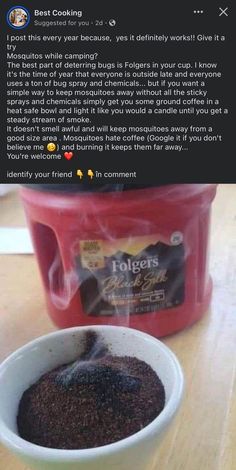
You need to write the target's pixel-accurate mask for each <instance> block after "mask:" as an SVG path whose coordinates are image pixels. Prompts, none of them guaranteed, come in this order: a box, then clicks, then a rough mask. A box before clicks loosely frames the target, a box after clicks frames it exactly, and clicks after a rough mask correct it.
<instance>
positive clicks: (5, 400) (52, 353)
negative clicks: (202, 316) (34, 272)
mask: <svg viewBox="0 0 236 470" xmlns="http://www.w3.org/2000/svg"><path fill="white" fill-rule="evenodd" d="M87 330H93V331H96V332H97V333H98V335H99V337H101V338H102V339H103V341H104V342H105V344H107V345H108V346H109V350H110V351H111V352H112V353H113V354H114V355H120V356H124V355H126V356H135V357H137V358H138V359H141V360H144V361H145V362H147V363H148V364H149V365H150V366H151V367H152V368H153V369H154V370H155V371H156V373H157V374H158V376H159V377H160V379H161V381H162V382H163V385H164V387H165V392H166V404H165V407H164V409H163V411H162V412H161V413H160V415H159V416H158V417H157V418H156V419H154V421H152V422H151V423H150V424H149V425H148V426H146V427H144V428H143V429H142V430H141V431H139V432H137V433H135V434H133V435H132V436H130V437H127V438H125V439H122V440H120V441H118V442H115V443H113V444H108V445H105V446H102V447H96V448H93V449H81V450H61V449H49V448H46V447H41V446H37V445H35V444H31V443H30V442H27V441H25V440H24V439H22V438H21V437H20V436H19V435H18V432H17V424H16V416H17V410H18V405H19V401H20V398H21V396H22V394H23V392H24V391H25V390H26V389H27V388H28V387H29V386H30V385H32V384H33V383H34V382H35V381H36V380H37V379H39V377H40V376H41V375H42V374H44V373H45V372H47V371H50V370H52V369H54V368H55V367H57V366H59V365H61V364H65V363H66V362H70V361H73V360H75V359H76V358H77V356H78V354H79V353H80V351H81V349H82V347H81V344H83V341H82V338H84V334H85V332H86V331H87ZM183 385H184V380H183V373H182V370H181V367H180V365H179V362H178V360H177V359H176V357H175V355H174V354H173V353H172V352H171V351H170V349H169V348H167V347H166V346H165V345H164V344H163V343H162V342H161V341H158V340H157V339H156V338H154V337H152V336H150V335H147V334H145V333H142V332H141V331H138V330H134V329H131V328H124V327H119V326H89V327H87V326H85V327H76V328H69V329H65V330H59V331H56V332H55V333H51V334H48V335H46V336H42V337H40V338H37V339H36V340H34V341H31V342H30V343H28V344H26V345H25V346H23V347H22V348H20V349H18V350H17V351H15V352H14V353H13V354H11V355H10V356H9V357H8V358H7V359H6V360H5V361H4V362H3V363H2V364H1V366H0V441H1V442H2V443H3V445H5V446H6V447H7V448H8V449H10V451H12V452H13V453H14V454H15V455H17V456H18V457H20V458H21V459H22V460H23V461H24V462H25V463H26V464H27V465H29V466H30V467H32V468H36V469H40V470H67V469H69V470H72V469H73V470H75V469H79V470H113V469H114V470H115V469H116V470H134V469H135V470H151V469H153V468H154V467H155V462H156V452H157V447H158V444H159V442H160V439H161V437H162V435H163V432H164V431H165V429H166V428H167V426H168V425H169V423H170V422H171V421H172V419H173V417H174V415H175V413H176V411H177V409H178V407H179V405H180V401H181V397H182V394H183Z"/></svg>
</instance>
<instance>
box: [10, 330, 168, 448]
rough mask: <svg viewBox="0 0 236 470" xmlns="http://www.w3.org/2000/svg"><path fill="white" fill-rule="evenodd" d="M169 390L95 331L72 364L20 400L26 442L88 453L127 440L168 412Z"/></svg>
mask: <svg viewBox="0 0 236 470" xmlns="http://www.w3.org/2000/svg"><path fill="white" fill-rule="evenodd" d="M164 405H165V390H164V386H163V384H162V382H161V381H160V379H159V377H158V376H157V374H156V373H155V372H154V371H153V369H152V368H151V367H150V366H149V365H148V364H146V363H145V362H144V361H141V360H139V359H137V358H136V357H129V356H115V355H112V354H111V353H110V352H109V350H108V348H107V347H106V346H105V345H104V344H102V343H101V341H100V339H99V337H98V336H97V334H96V333H94V332H92V331H91V332H88V333H87V336H86V343H85V348H84V352H83V353H82V354H81V355H80V357H79V358H78V359H77V360H76V361H75V362H73V363H71V364H66V365H62V366H60V367H58V368H56V369H54V370H52V371H50V372H48V373H46V374H44V375H43V376H42V377H41V378H40V379H39V380H38V381H37V382H36V383H34V384H33V385H32V386H31V387H30V388H28V389H27V390H26V391H25V392H24V394H23V396H22V398H21V401H20V404H19V410H18V416H17V425H18V431H19V434H20V436H21V437H22V438H24V439H25V440H27V441H30V442H32V443H34V444H38V445H40V446H43V447H50V448H58V449H85V448H92V447H98V446H103V445H106V444H110V443H113V442H116V441H119V440H121V439H123V438H126V437H128V436H130V435H132V434H134V433H136V432H138V431H140V430H141V429H142V428H143V427H144V426H147V425H148V424H149V423H150V422H151V421H153V420H154V419H155V418H156V417H157V416H158V415H159V414H160V412H161V411H162V410H163V408H164Z"/></svg>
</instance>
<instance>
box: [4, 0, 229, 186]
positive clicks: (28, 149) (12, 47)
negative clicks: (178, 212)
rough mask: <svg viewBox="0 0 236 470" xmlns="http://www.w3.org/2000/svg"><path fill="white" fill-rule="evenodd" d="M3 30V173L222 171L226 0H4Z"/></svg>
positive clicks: (125, 177)
mask: <svg viewBox="0 0 236 470" xmlns="http://www.w3.org/2000/svg"><path fill="white" fill-rule="evenodd" d="M195 3H199V2H195ZM2 30H3V46H2V47H3V50H2V55H3V73H4V77H3V82H2V85H1V86H2V90H3V95H2V104H3V107H2V118H1V122H2V133H3V136H2V137H3V140H4V142H3V152H2V157H1V160H2V165H1V166H2V170H1V180H2V182H4V183H13V184H14V183H21V182H23V183H27V182H31V183H33V184H34V183H45V184H47V183H54V184H61V183H63V182H64V183H65V182H66V183H68V184H69V183H74V184H78V183H81V184H88V183H92V184H95V183H97V184H104V183H107V182H108V183H121V184H124V183H127V184H135V183H137V184H142V183H152V184H155V183H156V182H157V181H159V182H160V181H161V180H163V181H165V180H166V181H168V180H169V181H174V180H176V179H177V180H178V178H181V177H182V178H183V173H185V174H186V178H189V181H190V182H191V181H197V179H198V180H199V178H201V177H203V178H204V177H205V175H206V174H207V176H208V178H210V179H209V181H210V180H212V179H214V178H216V179H217V177H221V178H223V179H227V171H228V175H229V176H228V177H229V178H230V177H231V175H232V173H231V172H230V170H229V169H228V165H229V163H228V160H229V157H230V155H231V154H232V147H231V145H232V129H231V130H230V123H231V124H232V109H231V105H232V97H231V91H232V54H231V52H230V51H232V14H231V11H230V8H229V6H224V5H223V4H222V5H219V6H218V5H215V6H213V7H212V6H210V5H209V6H208V5H206V6H203V5H202V6H200V7H199V5H196V4H194V2H169V1H167V2H164V3H163V4H161V5H158V6H157V5H155V2H148V3H147V5H145V6H144V5H139V4H134V3H133V4H132V2H131V4H130V6H129V8H128V6H127V5H122V4H120V3H119V2H117V3H116V2H110V3H108V4H106V5H104V3H103V2H101V3H100V2H99V3H98V2H97V3H95V4H94V3H93V2H89V1H88V2H80V3H79V4H77V2H73V1H69V2H68V5H66V8H65V6H63V7H61V6H59V5H58V3H57V2H53V1H52V2H50V5H48V3H47V2H41V3H40V5H38V6H37V8H36V7H34V6H32V5H31V3H30V2H25V3H24V5H22V6H14V5H12V3H11V2H8V1H6V2H4V5H3V7H2ZM218 180H219V179H218Z"/></svg>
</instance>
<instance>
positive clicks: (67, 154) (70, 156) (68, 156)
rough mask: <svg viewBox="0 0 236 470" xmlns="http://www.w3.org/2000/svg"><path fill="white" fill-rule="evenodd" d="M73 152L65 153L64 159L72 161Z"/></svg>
mask: <svg viewBox="0 0 236 470" xmlns="http://www.w3.org/2000/svg"><path fill="white" fill-rule="evenodd" d="M73 155H74V154H73V152H65V153H64V157H65V158H66V159H67V160H70V159H71V158H72V157H73Z"/></svg>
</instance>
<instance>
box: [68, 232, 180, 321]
mask: <svg viewBox="0 0 236 470" xmlns="http://www.w3.org/2000/svg"><path fill="white" fill-rule="evenodd" d="M78 246H79V253H78V255H77V256H76V264H77V269H78V276H79V283H80V295H81V301H82V305H83V308H84V311H85V313H86V314H88V315H97V316H99V315H117V314H119V315H122V314H142V313H148V312H155V311H157V310H161V309H168V308H171V307H176V306H178V305H181V304H182V303H183V302H184V290H185V252H184V242H183V236H182V234H181V232H173V233H172V234H171V236H170V238H168V239H166V238H165V239H163V238H161V237H160V236H158V235H147V236H141V237H130V238H129V239H126V238H122V239H117V240H82V241H80V242H79V243H78Z"/></svg>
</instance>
